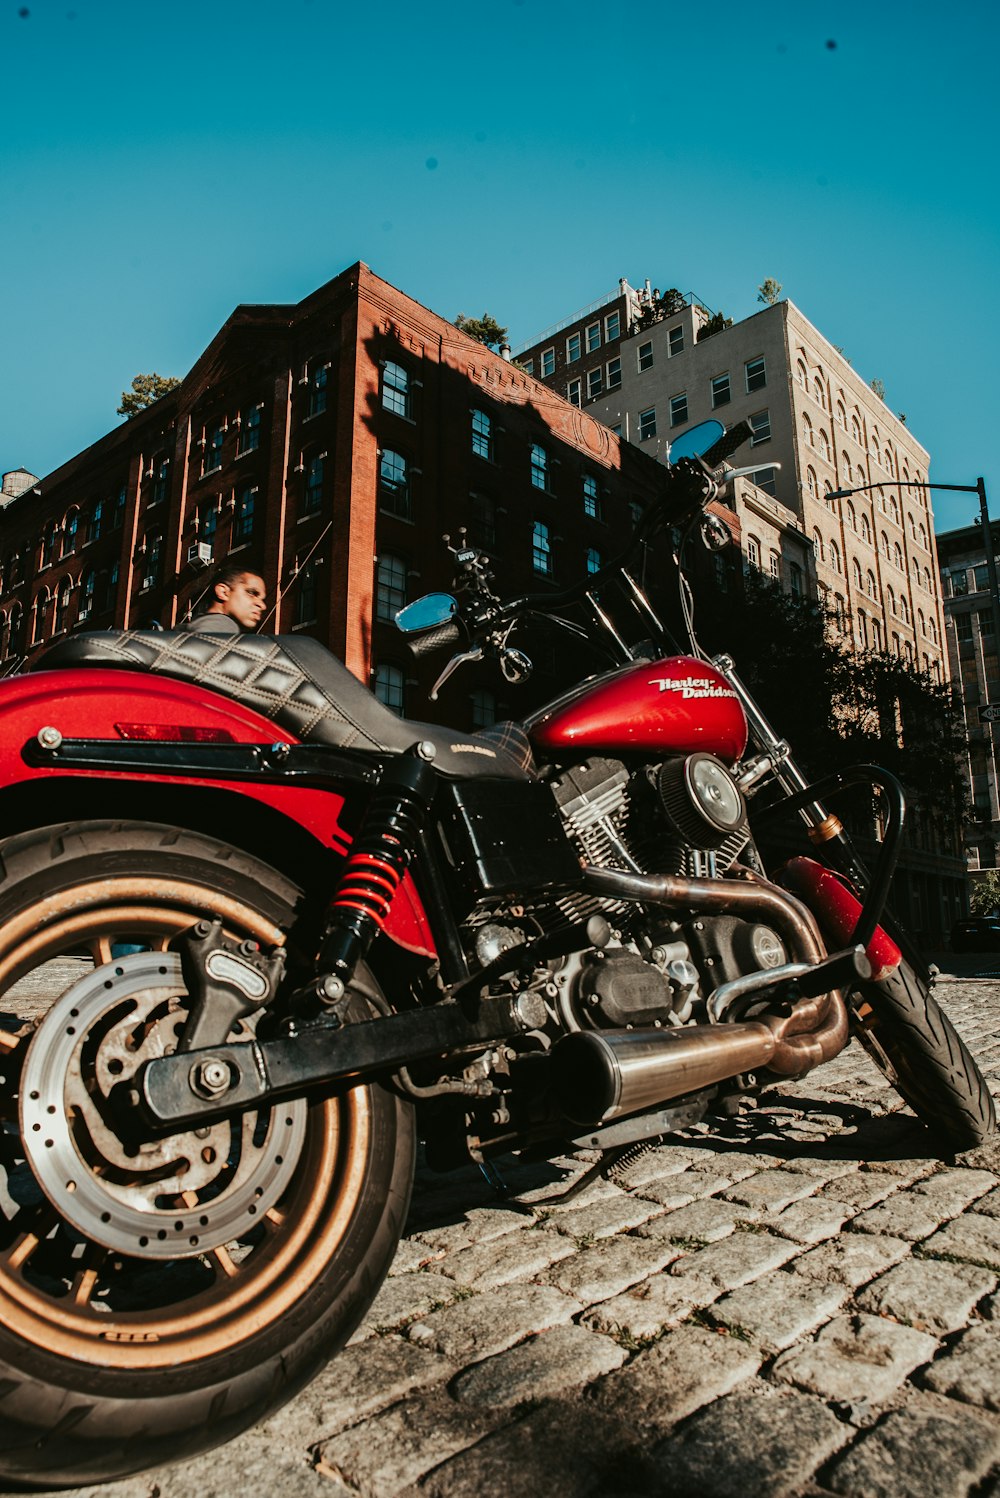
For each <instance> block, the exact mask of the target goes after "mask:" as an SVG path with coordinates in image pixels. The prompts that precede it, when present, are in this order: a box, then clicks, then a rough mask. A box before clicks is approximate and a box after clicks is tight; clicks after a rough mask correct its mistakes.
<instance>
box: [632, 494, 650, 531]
mask: <svg viewBox="0 0 1000 1498" xmlns="http://www.w3.org/2000/svg"><path fill="white" fill-rule="evenodd" d="M628 513H629V519H630V520H631V522H632V529H633V530H635V528H636V526H637V525H638V524H639V522H640V521H641V519H642V517H643V515H644V514H645V513H646V512H645V510H644V509H643V507H642V505H641V504H640V503H639V501H638V500H637V499H630V500H629V502H628Z"/></svg>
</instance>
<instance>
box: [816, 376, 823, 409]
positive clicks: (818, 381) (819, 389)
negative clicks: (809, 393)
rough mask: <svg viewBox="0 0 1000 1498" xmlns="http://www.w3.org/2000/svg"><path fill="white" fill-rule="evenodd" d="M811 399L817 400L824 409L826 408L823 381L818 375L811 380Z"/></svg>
mask: <svg viewBox="0 0 1000 1498" xmlns="http://www.w3.org/2000/svg"><path fill="white" fill-rule="evenodd" d="M813 399H814V400H815V401H818V403H819V404H820V405H821V406H822V407H823V409H824V410H825V409H826V391H825V390H824V388H823V381H822V380H821V379H820V377H819V375H817V376H816V378H815V379H814V380H813Z"/></svg>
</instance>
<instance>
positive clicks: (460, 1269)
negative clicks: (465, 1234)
mask: <svg viewBox="0 0 1000 1498" xmlns="http://www.w3.org/2000/svg"><path fill="white" fill-rule="evenodd" d="M575 1252H576V1244H575V1243H574V1242H573V1240H572V1239H571V1238H565V1237H560V1235H559V1234H558V1233H550V1232H548V1231H547V1230H546V1229H544V1228H540V1229H538V1230H537V1231H535V1232H530V1233H506V1234H505V1235H504V1237H503V1238H499V1239H494V1241H493V1242H492V1243H476V1244H474V1245H473V1246H472V1247H471V1248H463V1249H460V1250H459V1251H458V1253H454V1254H448V1255H447V1256H446V1257H445V1258H444V1259H442V1261H441V1264H440V1266H439V1272H440V1274H441V1275H447V1277H448V1278H449V1279H451V1280H455V1281H456V1282H457V1283H458V1284H460V1285H468V1286H471V1287H473V1288H474V1289H477V1290H487V1289H490V1288H491V1287H493V1286H494V1285H506V1284H509V1283H510V1281H511V1280H521V1279H528V1278H529V1277H530V1276H532V1275H536V1274H540V1273H541V1272H542V1270H544V1269H548V1267H549V1265H550V1264H554V1263H556V1261H557V1260H559V1259H564V1258H566V1256H567V1255H568V1254H572V1253H575Z"/></svg>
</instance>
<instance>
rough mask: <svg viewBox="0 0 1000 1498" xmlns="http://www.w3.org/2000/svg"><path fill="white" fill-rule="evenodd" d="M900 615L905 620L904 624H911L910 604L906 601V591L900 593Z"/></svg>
mask: <svg viewBox="0 0 1000 1498" xmlns="http://www.w3.org/2000/svg"><path fill="white" fill-rule="evenodd" d="M899 617H900V618H901V619H902V621H903V623H904V624H909V622H910V605H909V604H908V603H907V601H906V594H905V593H900V595H899Z"/></svg>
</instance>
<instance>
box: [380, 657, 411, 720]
mask: <svg viewBox="0 0 1000 1498" xmlns="http://www.w3.org/2000/svg"><path fill="white" fill-rule="evenodd" d="M405 686H406V678H405V677H404V676H403V673H402V671H401V670H400V668H399V667H398V666H393V665H390V664H389V662H388V661H382V662H381V664H380V665H378V666H376V667H375V696H376V697H377V698H378V700H379V702H381V703H382V705H383V707H387V708H388V709H389V711H390V712H391V713H395V714H396V716H397V718H401V717H402V716H403V702H404V693H405Z"/></svg>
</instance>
